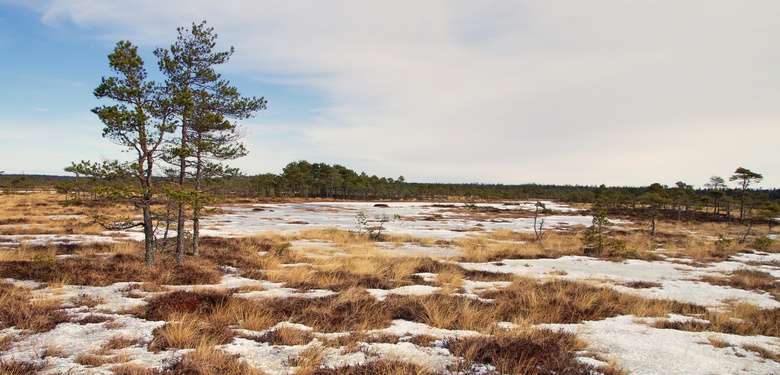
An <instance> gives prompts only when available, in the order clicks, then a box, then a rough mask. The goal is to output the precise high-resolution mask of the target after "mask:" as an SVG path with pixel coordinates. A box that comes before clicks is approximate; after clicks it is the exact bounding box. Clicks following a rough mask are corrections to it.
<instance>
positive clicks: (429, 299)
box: [386, 294, 496, 331]
mask: <svg viewBox="0 0 780 375" xmlns="http://www.w3.org/2000/svg"><path fill="white" fill-rule="evenodd" d="M386 304H387V305H388V306H389V307H388V308H389V309H390V310H391V311H392V314H393V319H404V320H410V321H415V322H419V323H425V324H427V325H429V326H432V327H437V328H444V329H466V330H475V331H485V330H489V329H490V328H491V326H492V324H493V322H494V321H496V320H495V310H494V308H493V306H492V305H490V304H488V303H485V302H481V301H477V300H473V299H470V298H466V297H461V296H451V295H445V294H434V295H429V296H390V297H388V298H387V300H386Z"/></svg>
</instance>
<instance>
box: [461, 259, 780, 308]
mask: <svg viewBox="0 0 780 375" xmlns="http://www.w3.org/2000/svg"><path fill="white" fill-rule="evenodd" d="M461 266H463V267H464V268H466V269H471V270H481V271H490V272H502V273H512V274H516V275H521V276H533V277H537V278H542V279H544V278H549V277H556V278H560V279H565V280H595V281H599V282H602V283H603V284H604V285H608V286H610V287H613V288H615V289H617V290H619V291H620V292H624V293H634V294H639V295H642V296H645V297H650V298H656V299H670V300H676V301H680V302H689V303H695V304H699V305H704V306H710V307H721V306H723V305H724V304H726V303H727V302H729V301H741V302H746V303H751V304H754V305H758V306H761V307H763V308H778V307H780V302H778V301H777V300H775V299H773V297H772V296H771V295H769V294H768V293H757V292H752V291H747V290H743V289H735V288H731V287H728V286H718V285H712V284H709V283H706V282H700V281H697V280H698V279H699V278H701V277H702V276H721V277H722V276H725V275H726V274H728V273H729V272H731V271H734V270H736V269H740V268H751V267H752V266H748V265H746V264H744V263H741V262H735V261H728V262H722V263H714V264H711V265H708V266H707V267H693V266H689V265H685V264H679V263H672V262H666V261H653V262H648V261H643V260H636V259H629V260H626V261H623V262H611V261H607V260H601V259H595V258H590V257H583V256H565V257H561V258H557V259H532V260H520V259H507V260H503V261H501V262H493V263H461ZM632 281H645V282H657V283H660V284H661V286H660V287H653V288H643V289H634V288H628V287H625V286H621V285H619V284H617V283H622V284H625V283H629V282H632Z"/></svg>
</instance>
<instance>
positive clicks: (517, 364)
mask: <svg viewBox="0 0 780 375" xmlns="http://www.w3.org/2000/svg"><path fill="white" fill-rule="evenodd" d="M445 347H446V348H447V349H449V350H450V352H452V354H453V355H456V356H458V357H462V358H464V359H466V361H467V363H466V365H467V366H466V367H470V366H471V365H473V364H475V363H481V364H489V365H492V366H495V367H496V371H497V372H498V373H500V374H583V375H585V374H593V373H595V372H596V369H594V368H593V366H591V365H587V364H584V363H581V362H579V361H578V360H577V356H576V355H575V354H574V352H575V351H577V350H581V349H583V348H584V345H583V344H582V343H580V342H578V341H577V340H576V338H575V336H574V335H573V334H570V333H565V332H553V331H550V330H523V331H510V332H506V333H497V334H495V335H492V336H478V337H468V338H463V339H459V340H454V341H450V342H448V343H446V344H445Z"/></svg>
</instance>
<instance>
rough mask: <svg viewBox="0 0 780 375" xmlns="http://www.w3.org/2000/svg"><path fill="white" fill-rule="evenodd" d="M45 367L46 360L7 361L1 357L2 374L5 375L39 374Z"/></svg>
mask: <svg viewBox="0 0 780 375" xmlns="http://www.w3.org/2000/svg"><path fill="white" fill-rule="evenodd" d="M45 367H46V363H45V362H28V361H14V360H11V361H6V360H2V359H0V374H3V375H28V374H37V373H38V372H39V371H41V370H43V369H44V368H45Z"/></svg>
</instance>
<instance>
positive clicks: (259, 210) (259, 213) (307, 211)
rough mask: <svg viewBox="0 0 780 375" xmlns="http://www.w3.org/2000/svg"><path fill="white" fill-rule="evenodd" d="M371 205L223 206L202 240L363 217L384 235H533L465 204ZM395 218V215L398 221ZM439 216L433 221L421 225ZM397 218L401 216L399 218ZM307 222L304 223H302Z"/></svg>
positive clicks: (557, 222)
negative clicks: (468, 212) (472, 214)
mask: <svg viewBox="0 0 780 375" xmlns="http://www.w3.org/2000/svg"><path fill="white" fill-rule="evenodd" d="M546 203H547V207H548V208H550V209H553V210H555V211H557V212H560V213H575V212H578V211H579V210H576V209H572V208H569V207H567V206H563V205H560V204H556V203H553V202H546ZM374 204H375V203H373V202H313V203H296V204H262V205H247V206H232V207H222V209H223V210H225V211H227V212H226V213H224V214H220V215H214V216H210V217H208V218H206V219H204V220H203V221H202V222H203V227H204V229H203V230H202V231H201V233H202V234H203V235H213V236H226V235H232V236H237V235H250V234H256V233H262V232H265V231H274V232H277V231H298V230H305V229H311V228H318V227H319V228H323V227H329V228H332V227H335V228H339V229H344V230H357V229H358V226H357V214H358V213H363V214H364V215H365V216H366V218H367V219H368V220H369V224H371V225H378V224H379V220H380V219H379V218H381V217H382V215H385V216H386V217H387V219H388V221H387V222H386V223H384V225H383V228H384V229H383V232H384V233H388V234H408V235H412V236H415V237H436V238H440V239H445V240H451V239H455V238H462V237H465V236H468V235H469V233H470V232H471V231H473V230H475V229H478V230H488V231H489V230H494V229H499V228H506V229H512V230H523V231H533V218H514V219H512V218H509V219H501V220H499V221H497V222H494V221H478V220H474V219H471V218H469V217H467V216H465V215H463V214H459V213H456V212H451V210H452V209H453V208H456V207H457V208H465V207H466V206H465V205H463V204H458V205H453V204H436V203H421V202H390V203H386V204H387V205H388V207H374ZM475 206H476V207H478V208H486V207H490V208H496V209H500V210H506V211H507V212H511V211H517V210H524V211H532V210H533V203H532V202H523V203H522V204H518V205H504V204H500V203H498V204H481V203H480V204H476V205H475ZM396 215H398V216H396ZM433 215H441V218H438V219H437V220H435V221H428V220H423V219H424V218H426V217H430V216H433ZM397 217H400V219H398V218H397ZM304 223H305V224H304ZM590 223H591V217H590V216H568V215H549V216H547V217H546V218H545V225H546V226H547V227H548V228H554V227H561V226H574V225H590Z"/></svg>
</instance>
